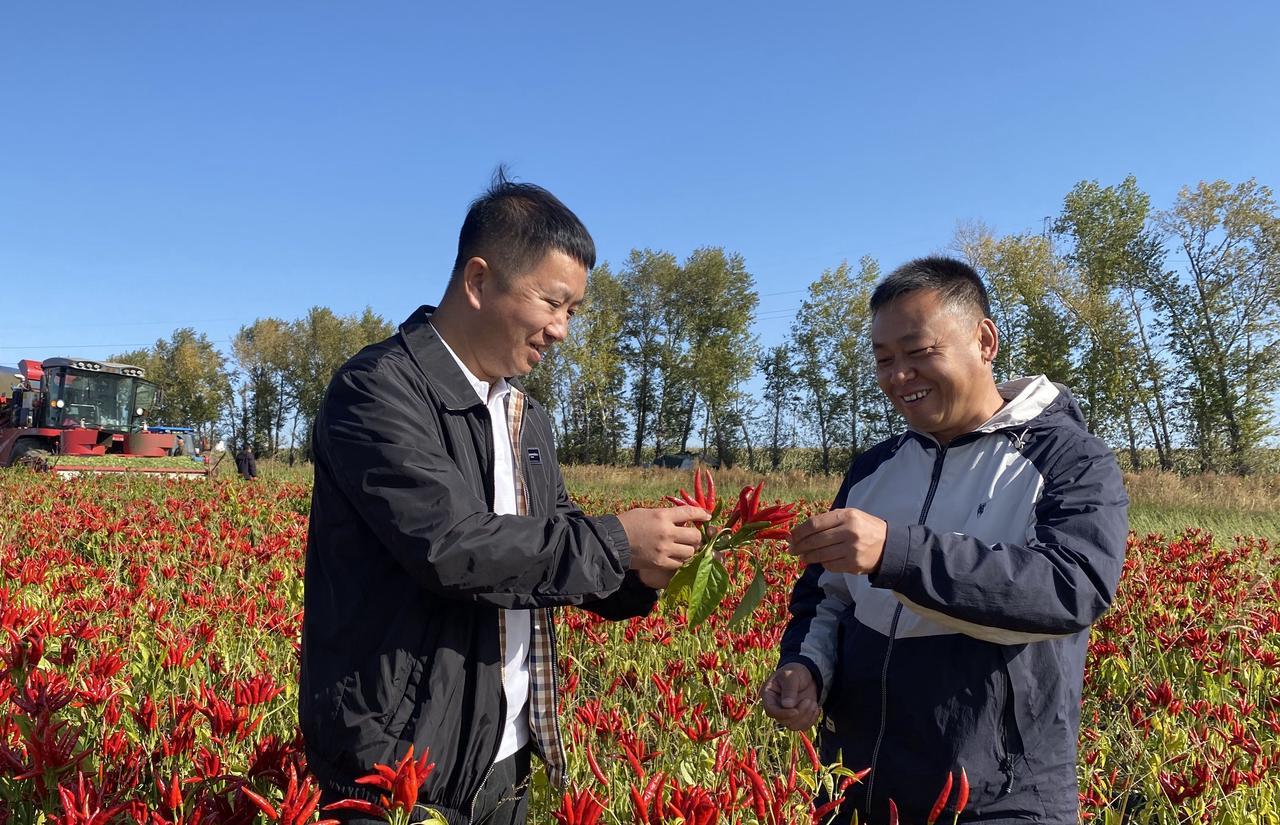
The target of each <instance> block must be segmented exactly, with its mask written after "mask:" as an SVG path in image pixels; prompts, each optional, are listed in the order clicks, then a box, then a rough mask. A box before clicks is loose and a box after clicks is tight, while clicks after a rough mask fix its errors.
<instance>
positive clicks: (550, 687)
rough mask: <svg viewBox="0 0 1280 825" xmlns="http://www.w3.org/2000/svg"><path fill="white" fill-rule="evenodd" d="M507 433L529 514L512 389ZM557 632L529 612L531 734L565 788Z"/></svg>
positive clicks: (518, 398)
mask: <svg viewBox="0 0 1280 825" xmlns="http://www.w3.org/2000/svg"><path fill="white" fill-rule="evenodd" d="M506 406H507V432H508V433H510V434H511V454H512V456H514V457H515V481H516V513H517V514H519V515H522V516H525V515H528V514H529V500H528V499H529V492H528V486H527V484H526V483H525V478H524V455H523V454H522V453H521V451H520V435H521V427H522V426H523V425H524V411H525V406H526V401H525V396H524V393H522V392H520V391H519V390H517V389H516V388H515V387H512V388H511V393H510V395H508V397H507V405H506ZM498 617H499V618H498V649H499V650H506V649H507V624H506V614H505V613H504V612H501V611H500V612H499V613H498ZM557 675H558V674H557V671H556V630H555V625H554V624H553V623H552V616H551V610H550V609H549V608H539V609H536V610H530V611H529V732H530V734H531V735H532V738H533V741H534V743H535V744H536V745H537V747H538V752H539V754H540V755H541V756H542V761H543V762H545V763H546V766H547V779H549V780H550V781H551V786H552V787H554V788H560V787H563V786H564V784H565V780H566V778H567V766H568V761H569V760H568V757H566V756H565V752H564V741H563V740H562V739H561V738H560V721H559V719H558V718H557V709H558V706H559V704H560V702H559V696H558V695H557V691H558V688H557Z"/></svg>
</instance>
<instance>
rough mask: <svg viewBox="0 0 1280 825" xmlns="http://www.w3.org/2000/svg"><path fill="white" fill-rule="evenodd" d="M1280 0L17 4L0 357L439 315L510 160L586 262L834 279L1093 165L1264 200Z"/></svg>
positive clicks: (92, 352)
mask: <svg viewBox="0 0 1280 825" xmlns="http://www.w3.org/2000/svg"><path fill="white" fill-rule="evenodd" d="M1278 9H1280V6H1277V5H1276V4H1272V3H1261V2H1258V3H1232V4H1207V3H1183V2H1178V3H1167V2H1165V3H1114V2H1107V3H1103V2H1073V3H1056V4H1049V3H1030V2H1021V3H1014V2H982V3H954V2H921V3H899V4H888V3H881V4H869V3H868V4H854V3H838V4H837V3H831V4H817V3H805V2H797V3H791V4H781V3H768V4H766V3H746V2H734V3H689V2H683V3H667V2H649V3H643V4H630V5H628V6H625V7H624V6H621V5H620V4H613V3H582V4H554V3H547V4H534V3H521V4H479V3H476V4H468V3H451V4H432V3H423V2H414V3H409V2H404V3H394V2H369V3H360V4H356V3H337V2H294V3H289V2H272V3H266V4H263V3H247V2H244V3H217V4H212V3H205V4H190V3H186V4H179V3H159V2H155V3H139V2H133V3H130V2H120V3H89V2H80V3H70V2H68V3H9V4H6V5H5V6H4V7H3V10H0V113H3V114H2V117H3V128H0V284H3V285H4V288H3V289H2V290H0V363H7V364H12V363H14V362H16V361H17V359H18V358H21V357H33V358H38V359H43V358H46V357H50V356H53V355H61V354H73V355H79V356H84V357H104V356H105V355H107V354H108V353H110V352H113V351H119V350H124V349H131V348H134V347H137V346H145V345H149V344H151V343H153V342H154V341H155V339H156V338H159V337H167V336H168V335H169V333H170V332H171V331H172V330H173V329H174V328H175V327H178V326H194V327H196V328H197V329H200V330H202V331H204V332H206V333H207V334H208V335H209V336H210V337H211V338H212V339H213V340H214V341H215V342H217V343H218V344H219V345H220V346H222V347H224V348H225V347H226V342H227V341H228V340H229V339H230V338H231V336H232V335H234V333H235V331H236V329H238V328H239V326H240V325H241V324H244V323H247V322H249V321H251V320H252V319H254V318H256V317H261V316H267V315H275V316H278V317H282V318H285V319H293V318H296V317H298V316H300V315H302V314H303V313H304V312H305V311H306V310H307V308H308V307H310V306H312V305H326V306H329V307H331V308H332V309H334V310H335V311H338V312H341V313H349V312H356V311H359V310H360V309H362V308H363V307H364V306H365V305H369V306H372V307H373V309H374V310H375V311H377V312H379V313H381V314H383V315H384V316H386V317H388V318H390V319H392V320H396V321H398V320H400V319H402V318H403V317H404V316H406V315H407V314H408V313H409V312H410V311H411V310H412V309H413V308H414V307H416V306H417V305H418V304H420V303H427V302H433V301H434V300H435V299H436V298H438V297H439V295H440V292H441V290H442V289H443V284H444V280H445V278H446V276H447V272H448V269H449V267H450V265H451V263H452V259H453V255H454V245H455V243H456V238H457V230H458V227H459V225H460V223H461V220H462V217H463V214H464V212H465V208H466V204H467V202H468V201H469V200H470V198H471V197H473V196H474V195H475V194H476V193H478V192H479V191H480V190H481V189H482V188H483V187H484V185H485V184H486V182H487V180H488V178H489V175H490V173H491V171H492V170H493V168H494V166H495V164H497V163H498V162H499V161H505V162H507V163H508V164H510V165H511V168H512V171H513V173H514V175H515V176H516V177H518V178H520V179H523V180H529V181H532V182H536V183H540V184H543V185H545V186H547V187H548V188H550V189H551V190H552V191H554V192H556V193H557V194H558V195H559V196H560V197H561V198H562V199H563V200H564V201H565V202H566V203H567V204H569V206H570V207H572V208H573V209H574V210H575V211H577V212H578V214H579V215H580V216H581V217H582V218H583V220H584V221H585V222H586V224H587V226H588V227H589V228H590V230H591V231H592V233H593V235H594V236H595V238H596V242H597V245H598V248H599V251H600V256H601V257H602V258H603V259H606V260H608V261H610V262H612V263H614V264H618V263H620V262H621V261H622V260H623V259H625V257H626V256H627V253H628V252H629V250H630V249H632V248H633V247H650V248H656V249H666V250H670V251H672V252H674V253H676V254H677V255H679V256H681V257H683V256H685V255H687V254H688V253H689V252H690V251H692V250H693V249H694V248H696V247H698V246H703V245H720V246H724V247H726V248H728V249H730V250H734V251H737V252H740V253H742V254H743V255H744V256H745V258H746V262H747V266H748V269H749V270H750V271H751V272H752V273H753V274H754V275H755V277H756V280H757V285H758V289H759V291H760V293H761V294H762V296H763V300H762V304H761V313H760V314H761V320H760V322H759V323H758V324H757V332H758V333H759V335H760V338H761V341H762V342H763V343H765V344H773V343H777V342H779V341H780V340H781V339H782V337H783V336H784V335H785V333H786V330H787V328H788V326H789V324H790V320H791V316H792V314H793V312H794V310H795V308H796V307H797V306H798V305H799V303H800V300H801V298H802V297H803V290H804V288H805V287H806V286H807V285H808V284H809V282H810V281H812V280H813V279H814V278H815V277H816V276H817V275H818V274H819V273H820V272H821V271H822V270H823V269H824V268H827V267H832V266H835V265H836V264H838V263H839V262H840V261H841V259H845V258H847V259H849V260H850V261H856V260H857V259H858V258H859V257H860V256H862V255H867V254H869V255H873V256H875V257H877V258H878V259H879V260H880V261H881V263H882V264H883V265H884V266H886V267H890V266H892V265H894V264H896V263H900V262H901V261H903V260H905V259H907V258H910V257H914V256H916V255H918V254H922V253H927V252H930V251H935V250H938V249H942V248H944V247H946V246H947V244H948V243H949V241H950V239H951V236H952V234H953V232H954V230H955V226H956V223H957V221H958V220H962V219H970V218H978V219H982V220H984V221H986V222H987V223H989V224H991V225H992V226H994V227H995V228H996V229H997V231H1000V232H1013V231H1022V230H1028V229H1030V230H1036V231H1038V230H1039V229H1040V228H1041V222H1042V219H1043V218H1044V216H1047V215H1054V214H1056V213H1057V211H1058V210H1059V208H1060V206H1061V203H1062V198H1063V196H1064V195H1065V194H1066V193H1067V191H1068V190H1069V189H1070V188H1071V186H1072V185H1073V184H1074V183H1075V182H1076V181H1078V180H1081V179H1085V178H1093V179H1098V180H1100V181H1101V182H1103V183H1104V184H1110V183H1117V182H1119V181H1120V180H1121V179H1122V178H1123V177H1124V176H1125V175H1127V174H1130V173H1133V174H1135V175H1136V176H1137V178H1138V182H1139V184H1140V185H1141V186H1142V187H1143V188H1144V189H1145V190H1146V191H1147V192H1148V193H1150V195H1151V196H1152V200H1153V203H1154V204H1155V205H1157V206H1160V207H1164V206H1168V205H1169V204H1170V203H1171V202H1172V200H1173V197H1174V196H1175V195H1176V193H1177V191H1178V189H1179V188H1180V187H1181V186H1183V185H1188V184H1194V183H1196V182H1197V181H1199V180H1202V179H1214V178H1226V179H1228V180H1231V181H1233V182H1234V181H1240V180H1244V179H1247V178H1249V177H1257V178H1258V179H1259V180H1260V181H1261V182H1262V183H1266V184H1268V185H1271V186H1277V185H1280V151H1278V150H1280V138H1278V136H1280V107H1278V106H1277V105H1276V103H1277V101H1276V89H1277V87H1278V86H1280V48H1277V47H1276V43H1277V42H1280V10H1278Z"/></svg>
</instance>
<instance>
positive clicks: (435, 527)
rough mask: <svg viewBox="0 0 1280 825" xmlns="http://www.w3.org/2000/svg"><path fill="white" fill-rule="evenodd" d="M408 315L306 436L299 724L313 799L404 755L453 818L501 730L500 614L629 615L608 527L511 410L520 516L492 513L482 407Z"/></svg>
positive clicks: (538, 428) (623, 575)
mask: <svg viewBox="0 0 1280 825" xmlns="http://www.w3.org/2000/svg"><path fill="white" fill-rule="evenodd" d="M432 311H433V308H432V307H421V308H420V309H419V310H418V311H417V312H415V313H414V314H413V315H412V316H411V317H410V318H409V319H408V320H407V321H405V323H404V324H402V325H401V327H400V330H399V332H398V333H397V334H396V335H393V336H392V337H390V338H388V339H387V340H385V341H383V342H381V343H378V344H374V345H372V346H369V347H366V348H365V349H364V350H362V351H361V352H360V353H359V354H357V355H356V356H355V357H353V358H352V359H351V360H350V361H348V362H347V363H346V364H345V365H343V367H342V368H341V369H339V370H338V372H337V374H336V375H335V376H334V377H333V380H332V382H331V383H330V385H329V389H328V392H327V394H326V396H325V400H324V403H323V405H322V408H321V411H320V414H319V417H318V418H317V420H316V427H315V436H314V442H313V446H314V454H315V487H314V490H313V492H312V499H311V524H310V532H309V534H308V540H307V555H306V574H305V595H304V614H303V626H302V671H301V691H300V695H299V700H298V705H299V707H298V711H299V718H300V722H301V726H302V732H303V735H304V737H305V739H306V752H307V758H308V760H309V763H310V766H311V769H312V770H313V771H314V772H315V774H316V776H317V777H318V778H319V779H320V781H321V783H322V785H323V786H325V787H326V788H328V789H329V790H330V791H331V792H338V793H342V794H346V795H348V796H351V797H354V798H364V799H372V798H374V794H373V793H371V792H370V790H369V788H368V786H363V785H356V784H354V780H355V779H356V778H357V777H359V776H361V775H363V774H365V773H368V772H369V771H370V770H371V768H372V766H373V764H374V763H382V764H387V765H391V764H394V763H395V761H396V760H397V759H399V758H400V757H401V756H402V755H403V754H404V753H405V751H406V750H407V749H408V747H409V745H410V744H412V745H413V746H414V754H415V756H417V755H421V754H422V753H423V752H424V751H426V749H427V748H430V753H431V761H432V762H434V763H435V765H436V768H435V771H434V773H432V775H431V778H430V779H429V780H428V781H427V783H426V785H425V786H424V788H423V797H424V800H423V801H424V803H425V804H429V805H437V806H442V807H444V808H447V809H450V810H458V811H467V810H468V809H469V808H470V805H471V802H472V800H473V799H474V797H475V795H476V792H477V791H478V790H479V788H480V785H481V784H482V782H483V779H484V776H485V774H486V772H487V771H488V769H489V767H490V765H491V764H492V763H493V759H494V756H495V754H496V752H497V748H498V745H499V740H500V738H501V734H502V726H503V721H504V719H505V713H506V708H505V699H504V696H503V689H502V681H501V669H502V663H503V651H502V650H501V648H500V646H499V638H498V622H499V619H498V616H499V611H500V610H501V609H503V608H537V607H552V606H557V605H582V606H584V607H587V608H589V609H591V610H592V611H593V612H596V613H599V614H600V615H603V616H605V617H606V618H614V619H620V618H627V617H630V616H635V615H643V614H645V613H647V612H648V611H649V610H650V609H651V608H652V606H653V604H654V602H655V601H656V599H657V593H656V591H654V590H651V589H649V588H647V587H645V586H643V584H641V583H640V581H639V580H638V579H637V578H635V576H634V574H630V573H628V572H627V568H628V563H629V560H630V546H629V545H628V543H627V538H626V533H625V531H624V530H623V529H622V525H621V523H620V522H619V521H618V519H617V517H615V516H603V517H599V518H588V517H586V516H584V515H583V514H582V512H581V511H580V510H578V509H577V507H575V506H574V505H573V503H572V502H571V501H570V500H569V497H568V495H567V494H566V493H565V489H564V483H563V481H562V479H561V477H560V469H559V466H558V465H557V463H556V459H555V448H554V445H553V442H552V433H551V427H550V421H549V419H548V417H547V414H546V412H545V410H543V409H542V408H541V407H540V406H538V405H537V404H536V403H535V402H533V400H532V399H529V406H528V409H527V411H526V414H525V421H524V425H523V427H522V443H521V449H520V451H519V453H518V455H517V458H518V459H519V460H520V461H521V462H522V465H523V473H524V476H525V478H526V479H527V483H528V504H529V515H528V516H513V515H501V516H500V515H494V514H493V512H492V509H493V492H492V491H493V470H492V466H491V465H492V455H493V439H492V432H491V429H490V424H489V413H488V409H487V407H486V406H485V405H484V403H482V402H481V401H480V400H479V398H478V397H477V396H476V393H475V390H474V389H473V388H472V386H471V384H470V383H469V382H468V381H467V378H466V376H465V375H464V374H463V373H462V371H461V370H460V369H459V368H458V365H457V364H456V362H455V361H454V360H453V357H452V356H451V355H450V354H449V352H448V351H447V350H446V349H445V347H444V343H443V342H442V341H441V340H440V338H439V336H438V335H437V334H436V332H435V330H434V329H433V328H432V327H431V325H430V324H429V323H428V318H429V316H430V314H431V312H432Z"/></svg>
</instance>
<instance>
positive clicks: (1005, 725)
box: [1000, 665, 1017, 796]
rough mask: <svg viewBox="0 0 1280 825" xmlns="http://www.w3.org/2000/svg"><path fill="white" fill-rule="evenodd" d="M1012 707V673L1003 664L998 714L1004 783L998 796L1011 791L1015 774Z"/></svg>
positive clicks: (1014, 718)
mask: <svg viewBox="0 0 1280 825" xmlns="http://www.w3.org/2000/svg"><path fill="white" fill-rule="evenodd" d="M1016 720H1017V716H1016V715H1015V711H1014V707H1013V675H1012V674H1011V673H1009V670H1008V666H1007V665H1006V666H1005V683H1004V711H1003V712H1002V713H1001V714H1000V749H1001V752H1000V771H1001V772H1002V773H1003V774H1004V775H1005V780H1004V784H1003V785H1001V786H1000V796H1004V795H1006V794H1011V793H1013V783H1014V780H1015V779H1017V775H1016V774H1015V772H1014V770H1013V754H1012V753H1010V752H1009V726H1010V724H1012V723H1014V722H1016Z"/></svg>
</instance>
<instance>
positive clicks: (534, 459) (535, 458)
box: [529, 447, 542, 464]
mask: <svg viewBox="0 0 1280 825" xmlns="http://www.w3.org/2000/svg"><path fill="white" fill-rule="evenodd" d="M529 463H530V464H541V463H542V453H540V452H538V448H537V447H530V448H529Z"/></svg>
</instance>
